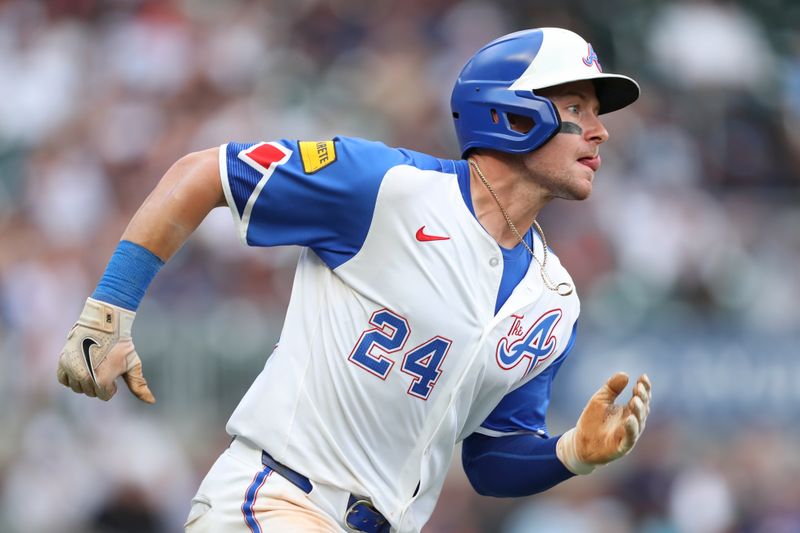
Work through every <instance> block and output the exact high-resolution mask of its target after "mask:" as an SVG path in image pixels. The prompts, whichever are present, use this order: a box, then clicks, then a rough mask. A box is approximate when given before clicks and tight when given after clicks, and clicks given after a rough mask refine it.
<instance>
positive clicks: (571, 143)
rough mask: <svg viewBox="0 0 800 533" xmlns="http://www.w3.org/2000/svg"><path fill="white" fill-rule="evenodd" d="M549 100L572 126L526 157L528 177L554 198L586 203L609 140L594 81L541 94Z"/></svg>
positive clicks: (563, 119)
mask: <svg viewBox="0 0 800 533" xmlns="http://www.w3.org/2000/svg"><path fill="white" fill-rule="evenodd" d="M537 94H539V95H540V96H544V97H546V98H549V99H550V100H551V101H552V102H553V105H554V106H555V107H556V109H557V110H558V112H559V114H560V115H561V121H562V122H564V123H566V122H570V123H573V124H574V125H576V126H577V128H575V127H572V126H570V125H567V128H568V130H567V131H568V132H567V131H565V130H563V129H562V131H561V132H559V133H558V134H556V136H555V137H553V138H552V139H551V140H550V141H548V142H547V143H545V144H544V146H542V147H541V148H539V149H538V150H535V151H533V152H531V153H528V154H525V155H524V156H523V164H524V165H525V168H526V170H527V173H528V175H529V176H530V178H531V179H532V180H534V181H535V182H536V183H537V184H538V185H539V186H541V187H543V188H544V189H545V190H546V191H547V194H548V195H549V196H550V197H552V198H565V199H568V200H584V199H586V198H588V197H589V195H590V194H591V192H592V180H593V179H594V174H595V172H597V170H598V169H599V168H600V163H601V161H600V155H599V153H600V145H601V144H603V143H604V142H606V141H607V140H608V131H606V129H605V127H604V126H603V123H602V122H600V119H599V117H598V115H597V114H598V111H599V108H600V104H599V102H598V100H597V96H596V94H595V89H594V84H593V83H592V82H591V81H578V82H572V83H565V84H564V85H559V86H557V87H553V88H549V89H545V90H543V91H541V92H538V93H537Z"/></svg>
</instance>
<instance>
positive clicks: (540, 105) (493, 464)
mask: <svg viewBox="0 0 800 533" xmlns="http://www.w3.org/2000/svg"><path fill="white" fill-rule="evenodd" d="M638 95H639V87H638V85H637V84H636V82H634V81H633V80H632V79H630V78H628V77H625V76H620V75H615V74H608V73H604V72H603V71H602V69H601V66H600V62H599V59H598V56H597V54H596V53H595V52H594V50H593V49H592V46H591V45H590V44H588V43H587V42H586V41H585V40H584V39H583V38H581V37H580V36H579V35H577V34H575V33H572V32H570V31H567V30H563V29H558V28H543V29H535V30H527V31H521V32H517V33H513V34H511V35H507V36H504V37H502V38H500V39H497V40H495V41H493V42H491V43H489V44H488V45H486V46H485V47H484V48H482V49H481V50H480V51H478V52H477V53H476V54H475V55H474V56H473V57H472V58H471V59H470V60H469V62H468V63H467V65H466V66H465V67H464V69H463V70H462V72H461V74H460V76H459V78H458V80H457V81H456V83H455V87H454V89H453V92H452V111H453V119H454V122H455V127H456V132H457V134H458V139H459V143H460V147H461V159H458V160H444V159H439V158H436V157H432V156H430V155H426V154H423V153H419V152H414V151H410V150H404V149H396V148H390V147H387V146H385V145H384V144H381V143H377V142H370V141H366V140H362V139H355V138H344V137H337V138H334V139H332V140H325V141H319V142H307V141H294V140H280V141H273V142H256V143H252V142H249V143H236V142H230V143H227V144H224V145H222V146H221V147H219V148H214V149H210V150H206V151H202V152H198V153H193V154H189V155H187V156H185V157H183V158H182V159H180V160H179V161H178V162H177V163H175V165H174V166H173V167H172V168H170V169H169V170H168V171H167V172H166V174H165V175H164V177H163V178H162V180H161V181H160V182H159V184H158V185H157V186H156V188H155V189H154V191H153V192H152V193H151V194H150V196H149V197H148V198H147V200H145V202H144V204H143V205H142V206H141V208H140V209H139V210H138V212H137V213H136V215H135V216H134V217H133V219H132V221H131V222H130V225H129V226H128V228H127V229H126V230H125V233H124V234H123V236H122V240H121V242H120V243H119V246H118V247H117V249H116V250H115V251H114V253H113V255H112V257H111V259H110V261H109V264H108V267H107V269H106V271H105V273H104V275H103V277H102V279H101V280H100V282H99V284H98V286H97V288H96V290H95V292H94V293H93V294H92V296H91V297H90V298H89V299H88V300H87V302H86V305H85V307H84V309H83V312H82V313H81V315H80V318H79V319H78V322H77V324H76V325H75V327H74V328H73V329H72V330H71V331H70V333H69V336H68V338H67V342H66V345H65V347H64V349H63V351H62V353H61V357H60V359H59V364H58V380H59V381H60V382H61V383H62V384H64V385H66V386H69V387H71V388H72V389H73V390H74V391H75V392H78V393H83V394H86V395H88V396H91V397H99V398H100V399H102V400H108V399H110V398H111V397H112V396H113V395H114V393H115V392H116V385H115V379H116V378H117V377H119V376H122V377H123V379H124V380H125V382H126V383H127V385H128V387H129V388H130V390H131V391H132V392H133V394H135V395H136V396H137V397H138V398H140V399H142V400H144V401H146V402H150V403H152V402H154V401H155V400H154V398H153V395H152V393H151V392H150V390H149V388H148V386H147V383H146V382H145V379H144V377H143V374H142V367H141V361H140V359H139V356H138V355H137V353H136V350H135V348H134V345H133V341H132V338H131V330H132V325H133V321H134V317H135V313H136V310H137V307H138V305H139V302H140V301H141V299H142V297H143V296H144V294H145V291H146V289H147V287H148V285H149V283H150V281H151V280H152V279H153V277H154V276H155V275H156V273H157V272H158V270H159V268H161V267H162V266H163V264H164V263H165V262H166V261H168V260H169V259H170V257H172V255H173V254H174V253H175V252H176V250H177V249H178V248H179V247H180V246H181V245H182V244H183V243H184V242H185V241H186V239H187V238H188V237H189V236H190V235H191V233H192V232H193V231H194V229H195V228H196V227H197V226H198V224H200V222H201V221H202V220H203V218H204V217H205V216H206V215H207V214H208V212H209V211H210V210H211V209H213V208H215V207H218V206H223V205H227V206H228V208H229V209H230V211H231V214H232V216H233V219H234V221H235V223H236V227H237V229H238V232H239V237H240V239H241V240H242V241H243V242H244V243H245V244H247V245H250V246H275V245H286V244H296V245H300V246H302V247H303V250H302V253H301V256H300V259H299V263H298V265H297V271H296V275H295V279H294V287H293V291H292V295H291V300H290V302H289V307H288V310H287V313H286V322H285V326H284V329H283V331H282V333H281V336H280V341H279V343H278V345H277V347H276V348H275V350H274V352H273V353H272V355H271V356H270V357H269V358H268V360H267V362H266V365H265V367H264V370H263V371H262V372H261V373H260V374H259V376H258V377H257V378H256V380H255V382H254V383H253V385H252V386H251V388H250V389H249V391H248V392H247V393H246V394H245V396H244V398H242V400H241V402H240V403H239V405H238V407H237V408H236V410H235V411H234V413H233V415H232V416H231V418H230V420H229V422H228V424H227V427H226V429H227V431H228V433H230V435H231V436H232V442H231V445H230V447H229V448H228V449H227V450H225V451H224V453H223V454H222V455H221V456H220V458H219V459H218V460H217V462H216V463H215V464H214V466H213V467H212V468H211V470H210V472H209V473H208V474H207V476H206V477H205V479H204V480H203V482H202V484H201V486H200V488H199V490H198V492H197V495H196V496H195V498H194V500H193V502H192V507H191V511H190V514H189V517H188V521H187V523H186V530H187V531H190V532H215V533H220V532H224V533H228V532H231V533H233V532H237V533H246V532H261V531H265V532H266V531H276V532H296V531H320V532H334V531H335V532H341V531H364V532H388V531H396V532H403V533H405V532H416V531H419V530H420V529H421V528H422V527H423V525H424V524H425V522H426V521H427V520H428V518H429V517H430V515H431V513H432V512H433V509H434V505H435V503H436V500H437V497H438V496H439V493H440V491H441V489H442V484H443V482H444V479H445V476H446V474H447V470H448V466H449V465H450V462H451V459H452V455H453V450H454V446H455V445H456V444H457V443H459V442H463V447H462V462H463V465H464V469H465V471H466V473H467V476H468V478H469V479H470V482H471V483H472V485H473V486H474V487H475V489H476V490H477V491H478V492H479V493H481V494H486V495H492V496H523V495H529V494H533V493H536V492H540V491H543V490H546V489H548V488H549V487H552V486H553V485H555V484H557V483H559V482H561V481H564V480H565V479H567V478H569V477H571V476H573V475H575V474H588V473H589V472H591V471H592V470H593V469H594V468H595V467H596V466H598V465H602V464H605V463H608V462H610V461H613V460H614V459H617V458H619V457H621V456H623V455H625V454H627V453H628V452H629V451H630V450H631V448H632V447H633V446H634V444H635V443H636V441H637V439H638V438H639V435H640V434H641V432H642V430H643V429H644V425H645V420H646V418H647V415H648V411H649V400H650V382H649V380H648V378H647V377H646V376H641V377H640V378H639V379H638V380H637V381H636V383H635V384H634V385H633V387H632V389H633V392H632V395H631V396H630V399H628V400H626V401H623V402H622V403H620V404H615V399H616V398H617V397H618V396H619V395H620V394H621V393H622V392H623V390H624V389H625V388H626V385H627V382H628V377H627V376H626V375H625V374H623V373H618V374H615V375H614V376H612V377H611V378H610V379H608V381H606V383H605V384H603V385H602V387H601V388H600V389H599V390H598V392H597V393H596V394H595V395H594V396H593V397H592V398H591V399H590V400H589V402H588V404H587V406H586V408H585V410H584V411H583V413H582V414H581V416H580V418H579V419H578V421H577V423H576V425H575V427H574V428H572V429H570V430H569V431H567V432H565V433H564V434H563V435H559V436H555V437H551V436H550V435H549V433H548V430H547V427H546V424H545V412H546V410H547V407H548V403H549V397H550V388H551V383H552V381H553V377H554V376H555V374H556V372H557V371H558V369H559V367H560V366H561V364H562V363H563V362H564V360H565V358H566V357H567V354H568V353H569V351H570V349H571V347H572V345H573V343H574V341H575V332H576V327H577V321H578V313H579V310H580V305H579V301H578V297H577V295H576V292H575V288H574V286H573V282H572V280H571V278H570V276H569V274H568V273H567V271H566V270H565V269H564V267H563V266H562V265H561V263H560V262H559V260H558V258H557V257H556V255H555V254H554V253H553V252H552V250H550V249H549V248H548V245H547V242H546V237H545V233H544V231H543V230H542V228H541V227H540V226H539V224H538V223H537V222H536V217H537V215H538V213H539V211H540V209H541V208H542V207H544V205H545V204H546V203H547V202H549V201H550V200H551V199H553V198H566V199H574V200H581V199H584V198H586V197H588V196H589V194H590V192H591V189H592V181H593V178H594V175H595V172H596V171H597V170H598V169H599V167H600V156H599V155H598V151H599V147H600V145H601V144H602V143H604V142H605V141H606V140H607V139H608V132H607V131H606V129H605V128H604V126H603V124H602V123H601V121H600V119H599V115H601V114H603V113H608V112H611V111H615V110H617V109H620V108H622V107H625V106H627V105H628V104H630V103H632V102H633V101H634V100H636V98H637V97H638ZM233 275H235V273H233Z"/></svg>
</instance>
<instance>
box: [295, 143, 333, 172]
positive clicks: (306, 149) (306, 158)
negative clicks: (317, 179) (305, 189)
mask: <svg viewBox="0 0 800 533" xmlns="http://www.w3.org/2000/svg"><path fill="white" fill-rule="evenodd" d="M297 144H298V146H299V148H300V158H301V159H302V160H303V170H304V171H305V173H306V174H313V173H314V172H317V171H319V170H322V169H323V168H325V167H327V166H328V165H330V164H331V163H333V162H335V161H336V145H335V144H334V142H333V141H319V142H314V141H300V142H298V143H297Z"/></svg>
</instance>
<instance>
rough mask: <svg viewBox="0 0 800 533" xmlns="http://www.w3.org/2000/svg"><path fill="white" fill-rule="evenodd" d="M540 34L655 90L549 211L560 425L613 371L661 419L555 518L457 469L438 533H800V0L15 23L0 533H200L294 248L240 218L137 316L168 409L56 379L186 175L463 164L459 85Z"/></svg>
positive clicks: (213, 12) (5, 16)
mask: <svg viewBox="0 0 800 533" xmlns="http://www.w3.org/2000/svg"><path fill="white" fill-rule="evenodd" d="M536 26H561V27H566V28H569V29H572V30H574V31H577V32H578V33H580V34H581V35H583V36H584V37H585V38H586V39H587V40H589V41H591V42H592V44H593V45H594V48H595V50H596V51H597V52H598V54H599V56H600V59H601V62H602V63H603V65H604V67H605V68H606V70H610V71H614V72H617V71H619V72H623V73H626V74H630V75H631V76H633V77H634V78H636V79H637V80H638V81H639V82H640V83H641V86H642V90H643V95H642V98H641V99H640V101H639V102H637V103H636V104H635V105H633V106H632V107H630V108H628V109H626V110H625V111H624V112H621V113H616V114H612V115H610V116H608V117H607V118H606V126H607V127H608V129H609V131H610V133H611V140H610V142H609V143H608V144H607V145H604V146H603V149H602V156H603V169H602V170H601V172H600V173H599V174H598V178H597V181H596V182H595V192H594V194H593V196H592V198H591V199H589V200H588V201H586V202H582V203H580V204H574V203H567V202H557V203H554V204H553V205H551V206H548V208H547V209H546V210H545V212H544V213H543V214H542V217H541V221H542V224H543V226H544V227H545V229H546V231H547V236H548V241H549V242H550V243H551V245H552V247H553V249H554V250H555V251H556V253H558V255H559V256H560V258H561V260H562V262H564V263H565V264H566V265H567V267H568V269H569V270H570V271H571V272H572V274H573V277H574V278H575V280H576V282H577V285H578V289H579V294H580V296H581V299H582V305H583V313H582V319H581V327H580V335H579V337H578V341H577V344H576V347H575V350H574V352H573V353H572V355H571V356H570V359H569V360H568V361H567V363H566V364H565V365H564V366H563V367H562V369H561V372H560V374H559V377H558V378H557V379H556V382H555V387H554V388H555V391H554V396H553V403H552V406H551V410H550V414H549V418H548V422H549V426H550V429H551V432H552V433H554V434H557V433H559V432H561V431H564V430H566V429H567V428H569V427H571V425H572V424H573V423H574V420H575V419H576V417H577V416H578V414H579V413H580V410H581V408H582V406H583V404H584V402H585V401H586V399H587V398H588V397H589V395H590V394H591V393H592V392H593V391H594V390H595V389H596V388H597V387H598V386H599V385H600V384H601V383H602V382H603V381H604V379H605V378H606V377H607V376H608V375H610V374H611V373H612V372H613V371H616V370H625V371H627V372H629V373H630V374H638V373H640V372H645V371H646V372H648V373H649V375H650V377H651V378H652V380H653V383H654V399H653V405H652V413H651V418H650V421H649V422H648V428H647V431H646V432H645V435H644V436H643V438H642V440H641V441H640V443H639V445H638V446H637V448H636V449H635V450H634V452H633V453H632V455H631V456H630V457H628V458H626V459H625V460H623V461H620V462H618V463H616V464H613V465H611V466H608V467H604V468H602V469H600V470H599V471H598V472H597V473H595V474H593V475H592V476H590V477H587V478H581V479H573V480H570V481H568V482H566V483H564V484H562V485H560V486H558V487H556V488H555V489H554V490H552V491H550V492H547V493H545V494H542V495H539V496H536V497H532V498H527V499H515V500H500V499H493V498H482V497H480V496H477V495H476V494H475V493H474V492H473V491H472V489H471V488H470V487H469V485H468V483H467V482H466V479H465V477H464V475H463V472H462V471H461V467H460V465H459V464H457V463H456V464H454V465H453V468H452V473H451V476H450V478H449V479H448V482H447V484H446V487H445V490H444V493H443V495H442V498H441V500H440V503H439V506H438V507H437V510H436V513H435V515H434V517H433V519H432V520H431V522H430V523H429V525H428V526H427V527H426V529H425V533H457V532H458V533H462V532H463V533H472V532H476V533H477V532H487V533H489V532H491V533H494V532H502V533H525V532H559V533H561V532H568V533H570V532H576V533H577V532H590V533H593V532H603V533H605V532H608V533H625V532H646V533H673V532H675V533H677V532H689V533H695V532H697V533H706V532H708V533H714V532H754V533H772V532H776V533H784V532H787V533H789V532H795V533H796V532H798V531H800V482H798V481H797V480H798V479H800V438H799V437H798V432H797V422H798V421H800V386H798V385H800V357H798V356H800V313H799V312H798V303H797V302H798V300H800V274H798V263H800V29H798V28H800V3H798V2H797V1H795V0H792V1H790V0H761V1H758V2H756V1H752V2H733V1H700V0H697V1H666V0H664V1H636V0H609V1H606V2H602V3H601V2H596V1H590V0H578V1H572V2H547V1H541V0H529V1H525V2H521V1H513V2H512V1H500V2H479V1H468V2H463V1H457V0H425V1H422V0H405V1H394V2H383V1H370V2H355V1H353V2H350V1H344V0H342V1H333V0H292V1H289V0H283V1H281V0H273V1H260V2H259V1H250V0H227V1H225V2H212V1H210V0H205V1H201V0H183V1H180V0H161V1H155V0H153V1H146V0H106V1H102V0H47V1H37V0H0V406H2V408H1V409H0V428H2V429H0V531H2V532H8V533H18V532H33V533H38V532H45V531H59V532H67V533H117V532H154V533H161V532H172V531H179V530H181V525H182V523H183V520H184V518H185V516H186V513H187V512H188V506H189V500H190V498H191V496H192V495H193V494H194V491H195V489H196V486H197V484H198V483H199V480H200V479H201V478H202V476H203V475H204V474H205V472H206V470H207V469H208V467H209V466H210V464H211V463H212V462H213V460H214V459H215V458H216V456H217V455H218V454H219V453H220V451H221V450H222V449H223V448H224V447H225V446H226V444H227V436H226V435H225V432H224V424H225V421H226V419H227V417H228V415H229V414H230V412H231V410H232V409H233V407H234V406H235V405H236V402H237V401H238V399H239V398H240V397H241V395H242V394H243V392H244V391H245V389H246V388H247V387H248V386H249V384H250V382H251V381H252V379H253V378H254V377H255V375H256V374H257V373H258V371H259V370H260V368H261V367H262V366H263V364H264V361H265V358H266V356H267V355H268V353H269V352H270V351H271V347H272V346H273V345H274V343H275V342H276V340H277V337H278V334H279V332H280V328H281V324H282V321H283V314H284V309H285V306H286V304H287V302H288V295H289V291H290V288H291V283H292V274H293V267H294V264H295V261H296V258H297V250H295V249H289V248H286V249H246V248H245V247H244V246H242V245H241V244H240V242H239V241H238V238H237V236H236V233H235V231H234V228H233V224H232V222H231V220H230V214H229V213H228V211H227V210H225V209H218V210H216V211H214V212H213V213H212V215H211V216H210V217H209V218H208V219H207V220H206V221H205V222H204V223H203V225H202V226H201V228H200V229H199V231H198V232H197V234H196V235H195V236H194V237H193V238H192V239H191V240H190V242H189V243H188V244H187V245H186V246H185V247H184V248H183V249H182V250H181V252H179V254H178V255H177V256H176V257H175V258H174V260H173V261H172V262H170V263H169V264H168V265H167V266H166V267H165V268H164V269H162V271H161V273H160V274H159V276H158V278H157V279H156V281H155V282H154V283H153V285H152V287H151V290H150V291H149V294H148V297H147V298H146V299H145V301H144V303H143V304H142V306H141V308H140V310H139V314H138V317H137V322H136V325H135V328H134V339H135V341H136V344H137V347H138V350H139V353H140V354H141V356H142V359H143V361H144V368H145V374H146V376H147V377H148V379H149V381H150V383H151V388H152V389H153V391H154V393H155V395H156V397H157V399H158V403H157V404H156V405H155V406H154V407H148V406H144V405H142V404H139V403H137V402H136V401H134V400H133V399H132V398H131V396H130V395H129V394H128V393H127V391H121V392H120V394H118V395H117V397H116V398H115V399H114V401H112V402H110V403H102V402H99V401H97V400H91V399H88V398H85V397H82V396H77V395H75V394H73V393H72V392H70V391H69V390H68V389H65V388H63V387H61V386H60V385H58V384H57V383H56V380H55V365H56V358H57V355H58V351H59V349H60V348H61V345H62V343H63V340H64V338H65V335H66V333H67V331H68V330H69V328H70V326H71V325H72V323H73V322H74V320H75V319H76V318H77V316H78V314H79V312H80V309H81V308H82V305H83V301H84V299H85V298H86V296H87V295H88V294H90V293H91V291H92V289H93V288H94V285H95V284H96V282H97V279H98V278H99V276H100V274H101V273H102V270H103V268H104V266H105V263H106V261H107V259H108V257H109V256H110V254H111V252H112V251H113V249H114V246H115V243H116V241H117V240H118V239H119V236H120V235H121V233H122V231H123V229H124V227H125V225H126V224H127V221H128V220H129V219H130V217H131V215H132V214H133V212H134V210H135V209H136V208H137V207H138V205H139V204H140V203H141V202H142V201H143V200H144V198H145V196H146V195H147V194H148V192H149V190H150V189H151V188H152V187H153V186H154V185H155V183H156V182H157V181H158V179H159V178H160V176H161V175H162V173H163V172H164V171H165V170H166V169H167V168H168V167H169V166H170V164H171V163H172V162H173V161H175V160H176V159H177V158H179V157H180V156H181V155H183V154H185V153H186V152H189V151H192V150H197V149H203V148H207V147H211V146H215V145H219V144H221V143H224V142H227V141H229V140H240V141H247V140H251V141H255V140H273V139H277V138H284V137H286V138H295V139H305V140H322V139H328V138H330V137H332V136H334V135H338V134H341V135H353V136H359V137H367V138H372V139H376V140H383V141H385V142H386V143H387V144H390V145H396V146H404V147H407V148H411V149H417V150H422V151H427V152H429V153H432V154H434V155H437V156H441V157H455V156H457V147H456V141H455V135H454V133H453V130H452V125H451V121H450V112H449V95H450V89H451V86H452V83H453V81H454V79H455V77H456V75H457V73H458V71H459V70H460V68H461V66H462V65H463V63H464V62H465V61H466V59H467V58H468V57H470V56H471V55H472V54H473V53H474V52H475V51H476V50H477V49H478V48H479V47H480V46H481V45H483V44H484V43H486V42H488V41H489V40H491V39H493V38H495V37H497V36H500V35H502V34H505V33H508V32H510V31H514V30H518V29H523V28H528V27H536ZM265 416H269V413H265ZM376 431H380V428H376Z"/></svg>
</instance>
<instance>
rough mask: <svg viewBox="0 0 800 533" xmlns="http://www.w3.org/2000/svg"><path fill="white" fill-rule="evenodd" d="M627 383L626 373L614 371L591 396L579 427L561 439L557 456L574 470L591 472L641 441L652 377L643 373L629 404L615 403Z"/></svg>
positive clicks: (634, 388) (581, 472)
mask: <svg viewBox="0 0 800 533" xmlns="http://www.w3.org/2000/svg"><path fill="white" fill-rule="evenodd" d="M627 384H628V375H627V374H625V373H624V372H618V373H617V374H614V375H613V376H612V377H611V378H610V379H609V380H608V381H607V382H606V383H605V385H603V386H602V387H601V388H600V390H598V391H597V392H596V393H595V394H594V396H592V397H591V399H590V400H589V403H588V404H586V407H585V408H584V409H583V412H582V413H581V416H580V418H579V419H578V423H577V424H576V426H575V427H574V428H572V429H570V430H569V431H567V432H566V433H564V434H563V435H562V436H561V438H560V439H558V443H556V455H557V456H558V458H559V459H560V460H561V462H562V463H564V466H566V467H567V469H569V470H570V471H571V472H572V473H574V474H588V473H590V472H591V471H592V470H594V469H595V467H596V466H599V465H604V464H606V463H609V462H611V461H613V460H614V459H619V458H620V457H622V456H623V455H625V454H627V453H628V452H630V451H631V450H632V449H633V446H634V445H635V444H636V441H637V440H639V436H640V435H641V434H642V431H644V426H645V422H646V421H647V415H648V414H650V390H651V385H650V379H649V378H648V377H647V375H646V374H643V375H642V376H640V377H639V379H638V380H637V382H636V385H635V386H634V387H633V394H632V396H631V399H630V400H629V401H628V403H627V404H625V405H624V406H623V405H616V404H614V400H615V399H616V398H617V396H619V395H620V393H621V392H622V391H623V390H625V386H626V385H627Z"/></svg>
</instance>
